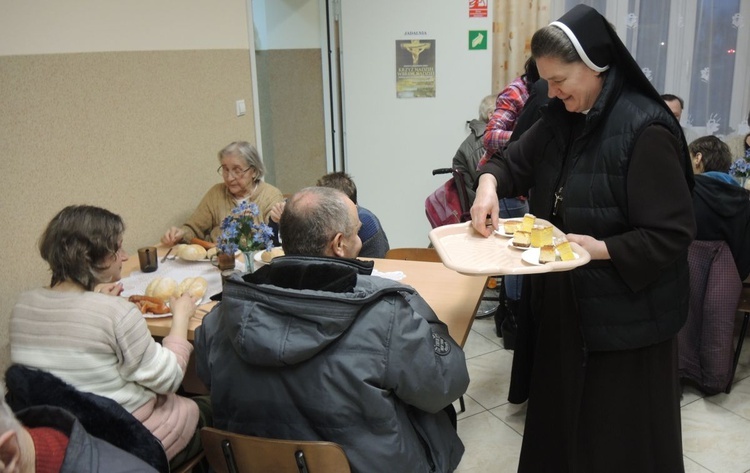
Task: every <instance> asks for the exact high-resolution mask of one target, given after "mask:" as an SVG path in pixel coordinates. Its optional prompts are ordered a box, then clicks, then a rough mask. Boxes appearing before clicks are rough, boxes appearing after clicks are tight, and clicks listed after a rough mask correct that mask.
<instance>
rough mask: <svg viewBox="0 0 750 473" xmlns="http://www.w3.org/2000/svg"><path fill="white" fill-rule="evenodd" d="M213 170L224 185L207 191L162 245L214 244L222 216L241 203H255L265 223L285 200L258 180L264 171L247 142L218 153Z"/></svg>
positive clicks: (167, 234)
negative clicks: (184, 220)
mask: <svg viewBox="0 0 750 473" xmlns="http://www.w3.org/2000/svg"><path fill="white" fill-rule="evenodd" d="M219 163H220V164H221V165H220V166H219V168H218V169H217V170H216V172H218V173H219V174H220V175H221V177H223V178H224V182H223V183H221V184H216V185H215V186H213V187H212V188H211V189H209V190H208V192H206V195H204V196H203V199H202V200H201V201H200V203H199V204H198V208H196V209H195V211H194V212H193V215H191V216H190V218H189V219H188V221H187V222H185V224H183V225H182V226H181V227H180V228H177V227H172V228H170V229H169V230H167V232H166V233H165V234H164V236H163V237H161V242H162V243H163V244H165V245H167V246H172V245H174V244H176V243H180V242H189V241H190V240H191V239H193V238H200V239H203V240H208V241H214V242H215V241H216V239H217V238H218V236H219V235H220V234H221V229H220V225H221V222H222V220H224V217H226V216H227V215H229V213H230V212H231V211H232V209H233V208H234V207H236V206H237V205H239V204H240V202H242V201H248V202H254V203H255V204H257V205H258V209H259V210H260V219H261V220H262V221H264V222H266V223H267V222H268V220H269V217H270V212H271V209H272V208H273V206H274V204H276V203H278V202H283V201H284V196H283V195H282V194H281V191H279V190H278V189H277V188H275V187H274V186H272V185H270V184H266V183H265V182H263V181H261V178H262V177H263V174H264V173H265V168H264V167H263V162H262V161H261V160H260V156H259V155H258V151H257V150H256V149H255V146H253V145H251V144H250V143H248V142H246V141H235V142H234V143H230V144H229V145H227V146H226V147H225V148H224V149H222V150H221V151H219Z"/></svg>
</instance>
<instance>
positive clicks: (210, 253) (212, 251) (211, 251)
mask: <svg viewBox="0 0 750 473" xmlns="http://www.w3.org/2000/svg"><path fill="white" fill-rule="evenodd" d="M218 251H219V249H218V248H216V247H215V246H214V247H213V248H209V249H208V250H206V258H208V259H211V257H212V256H214V255H215V254H216V253H217V252H218Z"/></svg>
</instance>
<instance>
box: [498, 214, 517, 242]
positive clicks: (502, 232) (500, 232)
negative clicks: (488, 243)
mask: <svg viewBox="0 0 750 473" xmlns="http://www.w3.org/2000/svg"><path fill="white" fill-rule="evenodd" d="M508 220H512V221H514V222H521V221H523V220H522V219H515V218H510V219H508ZM508 220H506V222H507V221H508ZM495 235H499V236H501V237H505V238H513V234H512V233H505V225H503V224H500V228H498V229H497V230H495Z"/></svg>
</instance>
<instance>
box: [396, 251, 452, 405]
mask: <svg viewBox="0 0 750 473" xmlns="http://www.w3.org/2000/svg"><path fill="white" fill-rule="evenodd" d="M385 258H386V259H403V260H409V261H427V262H430V263H442V262H443V260H441V259H440V255H439V254H438V252H437V250H436V249H435V248H392V249H390V250H388V252H387V253H386V254H385ZM458 404H459V406H461V410H460V411H459V412H464V411H466V404H465V402H464V397H463V396H461V397H460V398H458Z"/></svg>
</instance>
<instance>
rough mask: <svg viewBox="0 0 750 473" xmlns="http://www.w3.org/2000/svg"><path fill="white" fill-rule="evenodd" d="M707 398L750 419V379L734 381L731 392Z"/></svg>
mask: <svg viewBox="0 0 750 473" xmlns="http://www.w3.org/2000/svg"><path fill="white" fill-rule="evenodd" d="M706 400H707V401H709V402H712V403H714V404H716V405H718V406H721V407H723V408H724V409H727V410H728V411H730V412H733V413H735V414H737V415H738V416H740V417H744V418H745V419H747V420H748V421H750V379H744V380H742V381H739V382H737V383H734V384H733V385H732V390H731V391H730V393H729V394H725V393H722V394H717V395H715V396H710V397H707V398H706Z"/></svg>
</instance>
